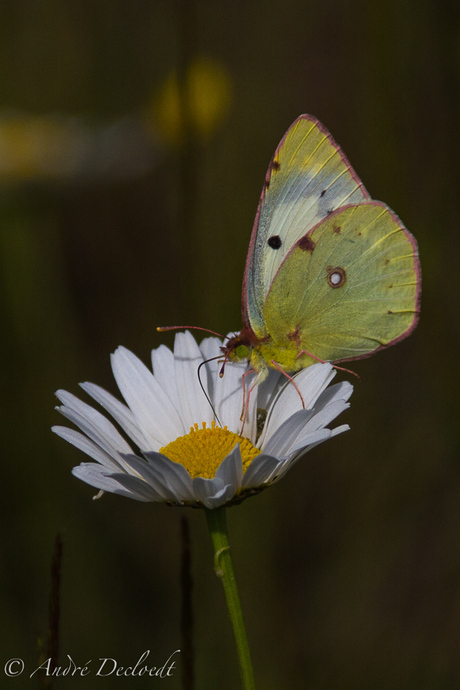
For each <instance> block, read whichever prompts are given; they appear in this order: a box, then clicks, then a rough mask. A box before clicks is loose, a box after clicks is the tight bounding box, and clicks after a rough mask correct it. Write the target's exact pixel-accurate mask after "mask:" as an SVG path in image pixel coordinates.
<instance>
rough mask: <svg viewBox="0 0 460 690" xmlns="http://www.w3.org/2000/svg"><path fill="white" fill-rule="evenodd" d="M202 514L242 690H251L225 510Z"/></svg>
mask: <svg viewBox="0 0 460 690" xmlns="http://www.w3.org/2000/svg"><path fill="white" fill-rule="evenodd" d="M205 513H206V520H207V521H208V528H209V531H210V533H211V538H212V543H213V546H214V570H215V573H216V575H217V577H220V579H221V581H222V585H223V587H224V592H225V599H226V600H227V609H228V612H229V614H230V620H231V621H232V626H233V634H234V636H235V642H236V647H237V650H238V659H239V662H240V673H241V680H242V683H243V688H244V690H255V684H254V673H253V670H252V664H251V656H250V654H249V645H248V638H247V635H246V628H245V627H244V621H243V612H242V610H241V603H240V597H239V595H238V588H237V585H236V578H235V571H234V570H233V563H232V557H231V554H230V546H229V543H228V532H227V516H226V513H225V508H224V507H222V508H215V509H214V510H208V509H206V510H205Z"/></svg>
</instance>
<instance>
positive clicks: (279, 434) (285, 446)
mask: <svg viewBox="0 0 460 690" xmlns="http://www.w3.org/2000/svg"><path fill="white" fill-rule="evenodd" d="M311 416H312V412H311V410H299V411H298V412H295V413H294V414H293V415H291V416H290V417H289V418H288V419H286V421H284V422H283V423H282V424H281V426H279V427H278V428H277V429H276V431H275V433H274V434H273V436H272V437H271V438H269V439H268V441H267V443H266V444H265V447H264V449H263V452H264V453H266V454H267V455H273V456H275V457H283V458H284V457H286V456H287V455H288V454H289V453H290V452H291V446H292V444H293V443H294V441H295V440H296V438H297V437H298V435H299V433H300V432H301V431H302V429H303V428H304V427H305V425H306V423H307V422H308V420H309V419H310V417H311Z"/></svg>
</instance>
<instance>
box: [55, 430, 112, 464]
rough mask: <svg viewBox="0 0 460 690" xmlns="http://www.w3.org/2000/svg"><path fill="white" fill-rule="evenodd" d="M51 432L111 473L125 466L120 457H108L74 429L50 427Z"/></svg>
mask: <svg viewBox="0 0 460 690" xmlns="http://www.w3.org/2000/svg"><path fill="white" fill-rule="evenodd" d="M51 431H53V432H54V433H55V434H57V435H58V436H60V437H61V438H63V439H64V440H65V441H67V442H68V443H70V444H71V445H72V446H75V448H78V449H79V450H82V451H83V452H84V453H86V455H89V456H90V458H93V459H94V460H96V461H97V462H100V463H101V465H104V467H105V468H107V469H108V470H110V471H112V472H118V471H119V470H120V469H122V468H123V467H124V466H125V463H124V462H123V459H122V458H121V457H120V456H118V455H117V456H116V457H113V456H112V455H109V454H108V453H106V452H105V450H102V448H100V446H97V445H96V444H95V443H93V441H90V440H89V438H88V437H87V436H85V435H84V434H81V433H80V432H79V431H75V429H69V428H68V427H66V426H53V427H51Z"/></svg>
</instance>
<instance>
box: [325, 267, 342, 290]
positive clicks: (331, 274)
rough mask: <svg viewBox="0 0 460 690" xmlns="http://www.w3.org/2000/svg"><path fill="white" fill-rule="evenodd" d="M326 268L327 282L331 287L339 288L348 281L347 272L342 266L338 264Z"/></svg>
mask: <svg viewBox="0 0 460 690" xmlns="http://www.w3.org/2000/svg"><path fill="white" fill-rule="evenodd" d="M326 270H327V282H328V283H329V285H330V286H331V288H339V287H342V285H344V284H345V283H346V280H347V274H346V271H345V269H344V268H341V267H340V266H336V267H335V268H333V267H332V266H328V267H327V269H326Z"/></svg>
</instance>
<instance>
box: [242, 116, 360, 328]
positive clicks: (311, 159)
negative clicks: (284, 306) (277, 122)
mask: <svg viewBox="0 0 460 690" xmlns="http://www.w3.org/2000/svg"><path fill="white" fill-rule="evenodd" d="M369 198H370V197H369V194H368V193H367V191H366V190H365V188H364V187H363V185H362V183H361V181H360V180H359V178H358V177H357V175H356V174H355V172H354V171H353V169H352V168H351V166H350V164H349V162H348V160H347V158H346V157H345V155H344V154H343V153H342V151H341V149H340V147H339V146H338V145H337V144H336V142H335V141H334V139H333V138H332V137H331V135H330V134H329V133H328V132H327V130H326V129H325V128H324V127H323V126H322V125H321V124H320V123H319V122H318V121H317V120H316V119H315V118H313V117H311V116H310V115H302V116H300V117H299V118H298V119H297V120H296V121H295V122H294V124H293V125H292V126H291V127H290V128H289V130H288V131H287V132H286V134H285V136H284V137H283V139H282V140H281V142H280V144H279V146H278V148H277V149H276V151H275V155H274V156H273V159H272V161H271V163H270V166H269V169H268V171H267V175H266V178H265V183H264V189H263V191H262V196H261V198H260V202H259V207H258V210H257V215H256V219H255V223H254V228H253V232H252V236H251V243H250V247H249V253H248V258H247V263H246V271H245V278H244V284H243V320H244V322H245V325H249V326H250V327H251V328H252V330H253V331H254V332H255V333H256V334H257V336H258V337H263V336H264V335H265V334H266V332H267V330H266V325H265V319H264V303H265V298H266V296H267V293H268V291H269V289H270V286H271V283H272V281H273V279H274V276H275V274H276V273H277V271H278V269H279V267H280V265H281V264H282V262H283V260H284V258H285V257H286V256H287V254H288V253H289V251H290V250H291V249H292V247H293V246H294V244H295V243H296V242H297V241H298V240H299V239H300V238H301V237H302V236H303V235H305V233H307V232H308V231H309V230H311V229H312V228H313V227H315V226H316V225H317V224H318V223H319V222H320V221H321V220H323V219H324V218H326V217H327V216H328V215H329V214H330V213H332V212H334V211H335V210H336V209H338V208H340V207H342V206H344V205H347V204H358V203H360V202H362V201H366V200H368V199H369Z"/></svg>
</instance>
